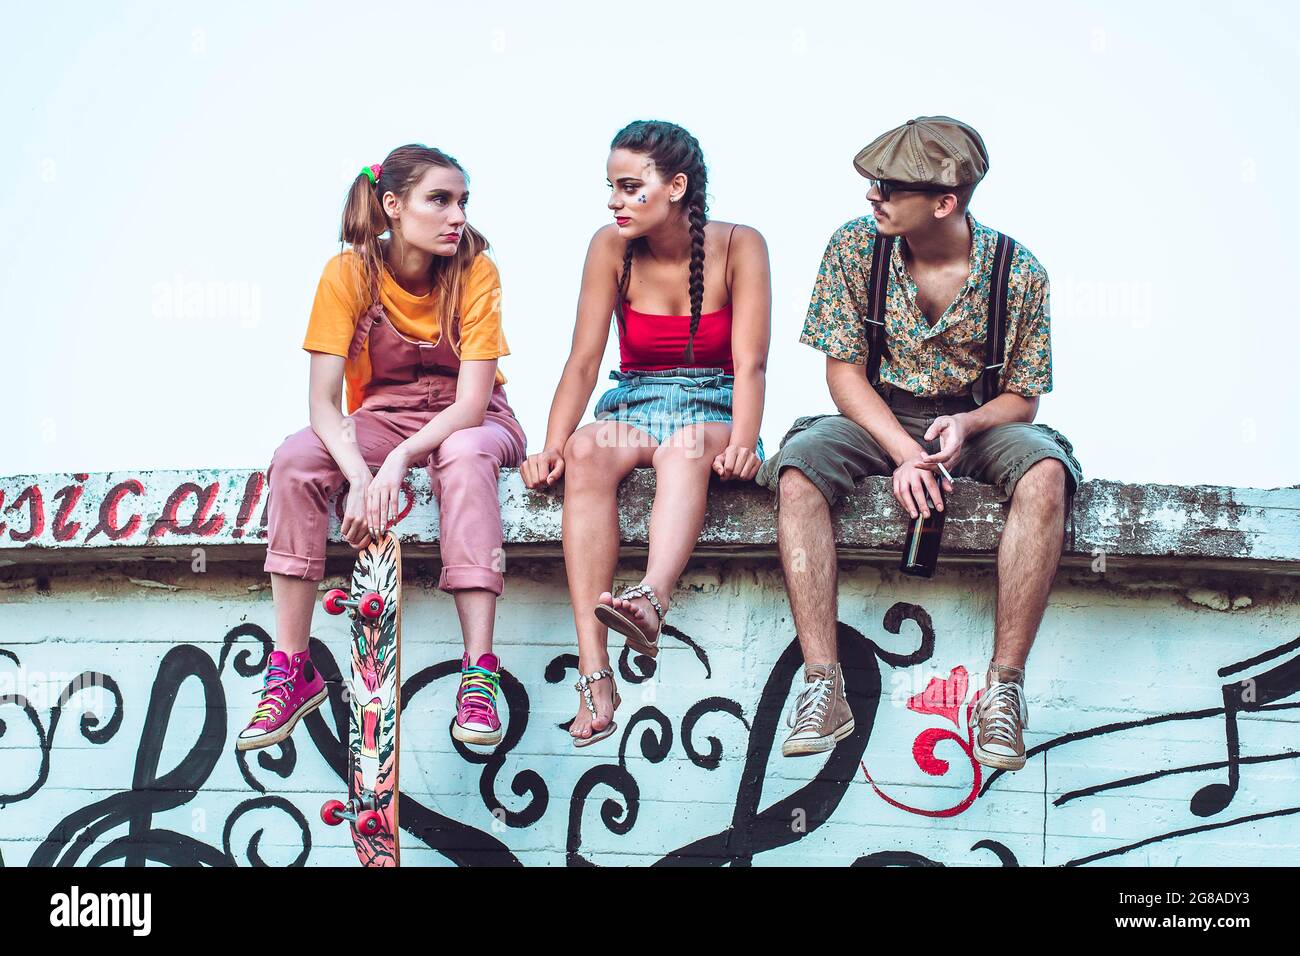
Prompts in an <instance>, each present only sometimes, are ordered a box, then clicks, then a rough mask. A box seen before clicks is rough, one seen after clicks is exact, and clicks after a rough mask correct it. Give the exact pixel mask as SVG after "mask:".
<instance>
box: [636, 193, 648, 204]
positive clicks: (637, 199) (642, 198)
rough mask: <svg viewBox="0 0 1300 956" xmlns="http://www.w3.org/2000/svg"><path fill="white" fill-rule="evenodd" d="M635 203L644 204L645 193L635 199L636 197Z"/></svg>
mask: <svg viewBox="0 0 1300 956" xmlns="http://www.w3.org/2000/svg"><path fill="white" fill-rule="evenodd" d="M636 201H637V202H645V201H646V198H645V193H642V194H641V195H639V196H637V197H636Z"/></svg>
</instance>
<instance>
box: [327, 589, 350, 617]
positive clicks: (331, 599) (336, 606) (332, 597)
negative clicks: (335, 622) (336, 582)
mask: <svg viewBox="0 0 1300 956" xmlns="http://www.w3.org/2000/svg"><path fill="white" fill-rule="evenodd" d="M347 599H348V592H347V591H344V590H342V589H341V588H331V589H330V590H329V591H327V592H325V600H324V601H323V602H322V603H323V604H324V605H325V613H327V614H342V613H343V611H344V610H345V608H344V607H343V602H344V601H346V600H347Z"/></svg>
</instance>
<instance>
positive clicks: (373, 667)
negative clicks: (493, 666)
mask: <svg viewBox="0 0 1300 956" xmlns="http://www.w3.org/2000/svg"><path fill="white" fill-rule="evenodd" d="M322 603H323V604H324V606H325V610H326V612H327V613H329V614H342V613H344V612H347V613H348V614H349V615H350V616H351V618H352V639H351V642H350V643H351V649H352V679H351V681H350V682H349V684H348V695H347V702H348V751H347V752H348V772H347V779H348V801H347V803H343V802H341V801H339V800H330V801H327V802H326V803H325V805H324V806H322V807H321V819H322V820H324V821H325V822H326V823H327V824H329V825H330V826H338V825H339V824H340V823H342V822H343V821H344V820H347V821H348V822H349V824H350V825H351V829H352V842H353V843H354V844H356V850H357V857H358V859H360V860H361V864H362V865H363V866H397V865H398V861H399V853H398V845H397V844H398V840H397V834H398V829H397V827H398V823H397V803H398V788H397V758H398V721H399V718H400V715H401V709H402V701H401V686H402V685H401V668H400V662H401V638H402V548H401V545H400V544H399V543H398V541H397V536H396V535H394V534H392V533H391V532H389V533H388V534H385V535H384V536H383V537H382V538H380V539H379V540H378V541H371V543H370V544H369V545H368V546H367V547H366V548H365V550H363V551H362V552H361V553H360V554H358V555H357V563H356V565H355V566H354V567H353V569H352V584H351V587H350V590H349V591H344V590H342V589H340V588H335V589H333V590H331V591H329V592H328V593H327V594H326V595H325V599H324V601H323V602H322Z"/></svg>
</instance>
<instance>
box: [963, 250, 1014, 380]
mask: <svg viewBox="0 0 1300 956" xmlns="http://www.w3.org/2000/svg"><path fill="white" fill-rule="evenodd" d="M1015 254H1016V241H1015V240H1014V239H1012V238H1011V237H1010V236H1007V235H1004V234H1003V233H1000V232H999V233H998V247H997V250H996V251H995V252H994V254H993V269H992V274H991V275H990V276H989V315H988V326H987V328H986V329H985V333H984V370H983V371H982V372H981V373H980V376H979V378H977V379H975V383H974V385H973V386H972V387H971V395H972V396H973V397H974V398H975V402H976V404H978V405H983V404H984V403H985V402H987V401H989V400H991V399H992V398H994V397H995V396H996V395H997V394H998V378H999V377H1000V376H1001V374H1002V367H1003V366H1004V365H1005V364H1006V349H1007V289H1008V288H1009V286H1010V284H1011V260H1012V259H1014V258H1015Z"/></svg>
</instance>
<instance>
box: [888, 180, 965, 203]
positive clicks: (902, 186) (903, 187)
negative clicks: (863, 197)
mask: <svg viewBox="0 0 1300 956" xmlns="http://www.w3.org/2000/svg"><path fill="white" fill-rule="evenodd" d="M867 182H869V183H870V184H871V186H870V187H868V189H867V192H871V190H872V189H878V190H880V198H881V199H883V200H884V201H885V202H889V199H890V197H891V196H893V194H894V193H937V194H942V193H950V192H954V191H955V190H954V187H952V186H932V185H930V184H928V183H900V182H898V181H897V180H895V179H868V180H867Z"/></svg>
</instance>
